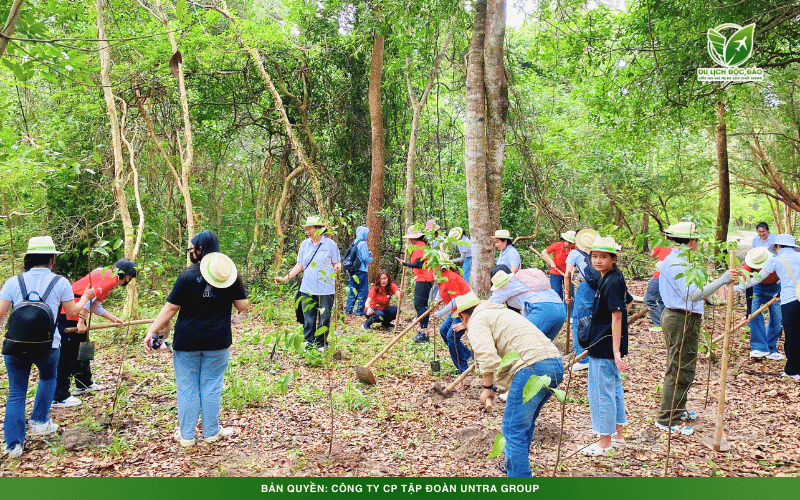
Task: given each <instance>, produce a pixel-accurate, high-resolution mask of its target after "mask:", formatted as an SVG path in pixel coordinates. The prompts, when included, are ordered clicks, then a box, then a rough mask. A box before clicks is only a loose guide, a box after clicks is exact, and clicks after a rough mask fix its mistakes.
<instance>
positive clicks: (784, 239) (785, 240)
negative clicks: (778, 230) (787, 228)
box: [775, 234, 797, 248]
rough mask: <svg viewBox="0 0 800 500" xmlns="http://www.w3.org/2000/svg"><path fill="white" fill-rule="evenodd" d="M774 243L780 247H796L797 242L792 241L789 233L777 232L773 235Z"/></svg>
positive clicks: (792, 238)
mask: <svg viewBox="0 0 800 500" xmlns="http://www.w3.org/2000/svg"><path fill="white" fill-rule="evenodd" d="M775 245H780V246H782V247H795V248H797V243H795V241H794V236H792V235H791V234H779V235H778V236H776V237H775Z"/></svg>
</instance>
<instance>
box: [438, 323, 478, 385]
mask: <svg viewBox="0 0 800 500" xmlns="http://www.w3.org/2000/svg"><path fill="white" fill-rule="evenodd" d="M459 323H461V320H460V319H458V318H453V317H452V315H450V314H448V315H447V319H445V320H444V322H443V323H442V326H441V327H439V335H441V337H442V339H443V340H444V342H445V344H447V348H448V349H449V350H450V359H452V360H453V365H455V367H456V368H458V371H460V372H461V373H464V372H465V371H467V368H469V359H470V358H471V357H472V351H470V350H469V348H467V346H465V345H464V343H463V342H461V337H463V336H464V333H466V330H461V331H460V332H457V331H455V330H453V325H457V324H459Z"/></svg>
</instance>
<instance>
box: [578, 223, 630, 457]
mask: <svg viewBox="0 0 800 500" xmlns="http://www.w3.org/2000/svg"><path fill="white" fill-rule="evenodd" d="M619 249H620V248H619V246H618V245H617V244H616V242H615V241H614V238H611V237H607V238H596V239H595V240H594V243H593V244H592V248H591V261H592V267H594V268H595V269H596V270H597V271H598V272H599V273H600V274H601V275H602V277H601V278H600V282H599V284H598V287H597V293H596V295H595V299H594V306H593V313H592V322H591V334H590V336H589V337H590V338H589V341H588V342H587V343H585V345H584V346H583V347H585V348H586V349H587V350H588V351H589V376H588V382H587V386H588V393H589V413H590V415H591V419H592V431H594V433H595V434H599V435H600V440H599V441H597V442H596V443H593V444H592V445H591V446H588V447H586V448H584V449H583V450H581V453H583V454H584V455H590V456H607V455H609V454H610V453H611V447H612V445H613V444H620V445H622V444H624V443H625V441H624V439H623V437H622V428H623V427H624V426H626V425H628V420H627V418H626V417H625V394H624V391H623V389H622V376H621V372H625V371H627V370H628V365H627V364H626V363H625V361H623V360H622V357H623V356H625V355H627V354H628V315H627V306H626V295H627V291H628V290H627V287H626V286H625V278H624V277H623V276H622V272H620V270H619V269H618V268H617V252H618V251H619Z"/></svg>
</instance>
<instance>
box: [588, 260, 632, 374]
mask: <svg viewBox="0 0 800 500" xmlns="http://www.w3.org/2000/svg"><path fill="white" fill-rule="evenodd" d="M628 296H629V294H628V288H627V287H626V286H625V278H624V277H623V276H622V273H621V272H620V271H619V269H612V270H611V271H609V272H608V273H607V274H606V275H605V276H604V277H603V278H602V279H601V280H600V283H599V286H598V290H597V293H596V294H595V297H594V311H593V313H592V341H593V342H596V343H595V344H594V345H593V346H592V347H590V348H589V356H592V357H593V358H603V359H614V344H613V339H612V337H611V313H612V312H613V311H622V338H621V340H620V345H619V352H620V354H621V355H622V356H625V355H626V354H628V314H627V311H626V303H627V302H629V301H628V300H627V299H628ZM631 298H632V297H631ZM601 337H602V338H601ZM598 339H600V340H599V341H598Z"/></svg>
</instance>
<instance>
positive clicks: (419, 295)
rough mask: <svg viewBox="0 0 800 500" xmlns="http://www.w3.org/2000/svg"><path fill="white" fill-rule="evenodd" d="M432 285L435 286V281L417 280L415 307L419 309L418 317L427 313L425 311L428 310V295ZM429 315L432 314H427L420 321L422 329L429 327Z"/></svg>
mask: <svg viewBox="0 0 800 500" xmlns="http://www.w3.org/2000/svg"><path fill="white" fill-rule="evenodd" d="M431 287H433V281H417V284H416V285H415V286H414V309H415V310H416V311H417V317H420V315H422V314H425V311H427V310H428V295H429V294H430V293H431ZM429 317H430V315H429V316H425V317H424V318H422V321H420V322H419V327H420V329H421V330H424V329H425V328H428V318H429Z"/></svg>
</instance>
